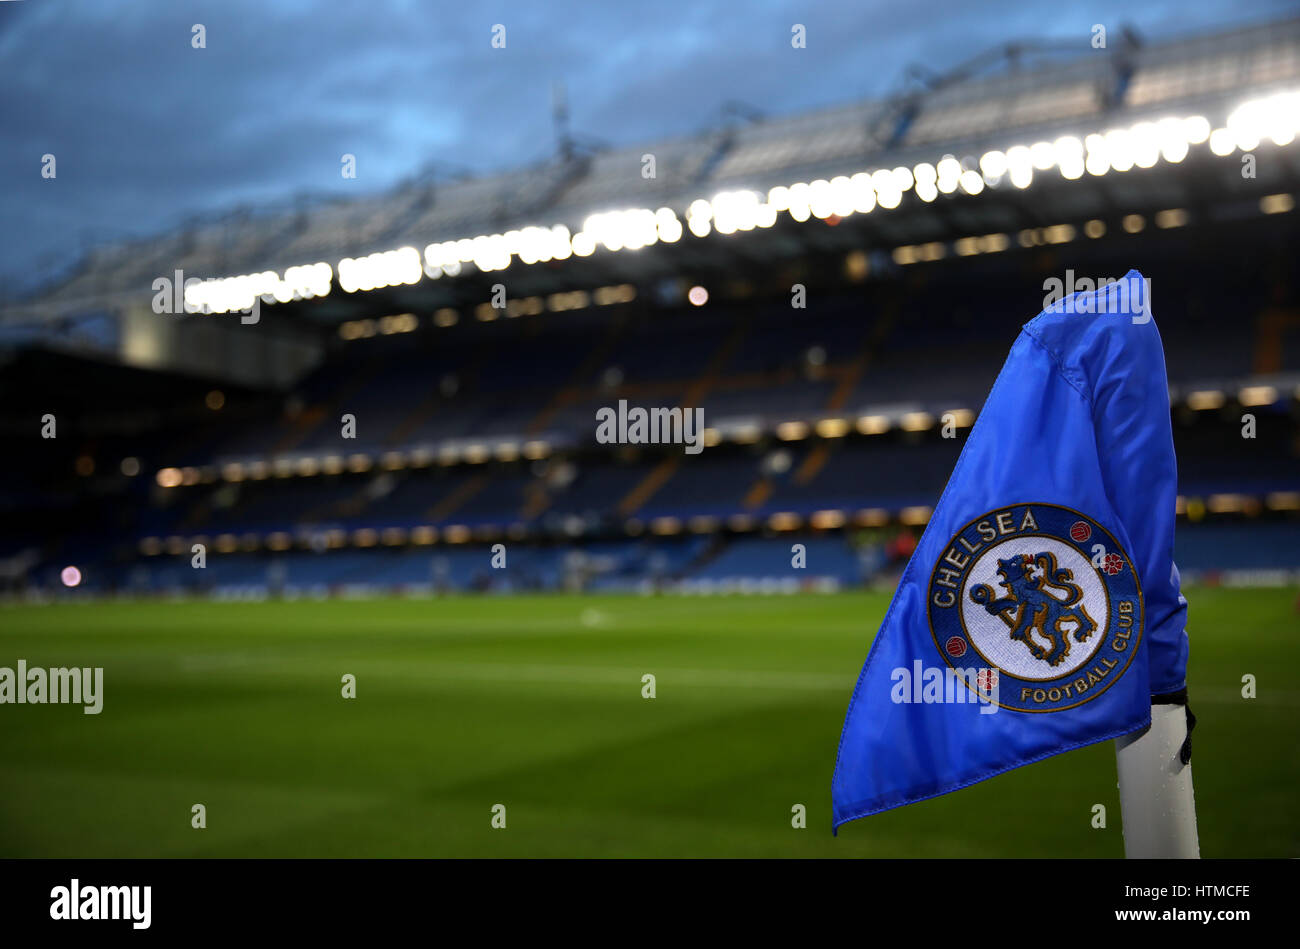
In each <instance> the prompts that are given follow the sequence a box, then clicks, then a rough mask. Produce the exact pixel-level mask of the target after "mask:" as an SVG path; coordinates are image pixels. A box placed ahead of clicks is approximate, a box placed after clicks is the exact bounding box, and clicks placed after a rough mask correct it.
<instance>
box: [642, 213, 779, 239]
mask: <svg viewBox="0 0 1300 949" xmlns="http://www.w3.org/2000/svg"><path fill="white" fill-rule="evenodd" d="M772 219H773V221H775V220H776V215H775V214H773V215H772ZM655 227H656V228H657V229H658V231H659V240H661V241H663V242H664V243H665V244H675V243H676V242H677V241H679V240H681V237H682V222H681V221H679V220H677V215H676V214H675V213H673V209H672V208H660V209H659V210H658V211H656V212H655Z"/></svg>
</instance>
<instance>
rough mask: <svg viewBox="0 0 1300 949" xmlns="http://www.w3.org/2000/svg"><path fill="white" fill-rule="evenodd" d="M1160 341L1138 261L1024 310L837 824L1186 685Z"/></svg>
mask: <svg viewBox="0 0 1300 949" xmlns="http://www.w3.org/2000/svg"><path fill="white" fill-rule="evenodd" d="M1175 504H1176V466H1175V461H1174V446H1173V435H1172V431H1171V428H1170V422H1169V390H1168V384H1167V382H1166V380H1165V362H1164V350H1163V348H1162V347H1161V344H1160V334H1159V332H1158V331H1157V330H1156V325H1155V322H1154V321H1153V320H1152V318H1151V310H1150V290H1149V286H1148V284H1147V281H1146V280H1144V279H1143V277H1142V276H1141V274H1139V273H1138V272H1137V271H1129V273H1128V274H1127V275H1125V277H1124V278H1123V279H1121V280H1119V281H1117V282H1115V283H1112V284H1109V285H1104V286H1102V287H1101V288H1099V289H1098V290H1097V291H1095V292H1089V293H1076V294H1074V295H1072V296H1070V297H1067V298H1066V299H1064V300H1062V301H1060V302H1058V303H1055V304H1053V305H1052V306H1051V307H1049V308H1048V309H1046V310H1044V311H1043V312H1042V313H1041V314H1040V315H1039V316H1037V317H1036V318H1035V319H1033V320H1031V321H1030V322H1029V323H1027V324H1025V326H1024V327H1023V329H1022V331H1021V333H1020V335H1019V337H1018V338H1017V339H1016V341H1015V343H1014V345H1013V346H1012V347H1011V353H1010V355H1009V356H1008V357H1007V361H1006V363H1005V365H1003V367H1002V372H1001V373H1000V374H999V375H998V379H997V381H996V382H995V383H994V384H993V389H992V391H991V392H990V393H989V397H988V400H987V401H986V402H985V404H984V408H983V411H981V413H980V416H979V419H978V421H977V422H976V424H975V427H974V428H973V429H972V430H971V433H970V435H969V438H968V440H967V442H966V445H965V448H964V449H963V450H962V453H961V457H960V458H959V459H958V461H957V465H956V467H955V468H954V469H953V472H952V476H951V477H950V478H949V480H948V486H947V488H945V489H944V492H943V495H942V496H941V497H940V498H939V503H938V504H937V505H936V507H935V509H934V513H933V515H932V516H931V518H930V522H929V524H928V525H927V526H926V529H925V533H924V534H923V535H922V536H921V540H920V542H919V543H918V545H917V547H916V551H915V553H913V555H912V559H911V560H910V561H909V562H908V564H907V567H906V569H905V570H904V571H903V576H902V580H901V581H900V582H899V585H898V589H897V590H896V591H895V593H894V598H893V600H892V601H891V602H890V604H889V611H888V612H887V613H886V614H885V621H884V623H883V624H882V625H881V627H880V631H879V632H878V633H877V635H876V638H875V641H874V642H873V643H872V646H871V651H870V653H869V654H868V656H867V661H866V664H865V665H864V666H863V669H862V673H861V675H859V677H858V683H857V686H856V687H855V688H854V690H853V698H852V700H851V701H850V703H849V710H848V716H847V718H846V719H845V722H844V733H843V735H842V736H841V738H840V748H839V756H838V758H837V760H836V763H835V776H834V778H833V779H832V782H831V797H832V805H833V807H832V811H833V816H832V819H833V822H834V827H835V828H836V829H838V828H839V826H840V825H841V824H843V823H845V822H846V821H851V820H855V819H857V818H859V817H865V816H867V815H869V814H875V813H877V812H879V811H883V810H888V809H889V808H892V807H898V806H900V805H902V804H910V803H912V802H914V801H920V800H924V799H925V798H929V797H935V796H936V795H939V794H946V793H947V792H949V791H955V790H958V789H959V788H963V787H967V786H968V785H971V784H974V783H975V782H977V781H983V780H984V779H985V778H990V777H993V776H994V775H996V774H1000V773H1002V772H1003V771H1008V770H1010V769H1011V768H1016V767H1019V766H1020V765H1024V764H1029V763H1030V762H1034V761H1039V760H1041V759H1043V758H1046V757H1048V756H1049V755H1055V754H1059V753H1060V752H1063V751H1069V750H1070V749H1072V748H1078V747H1080V746H1082V745H1087V744H1091V743H1092V742H1097V741H1102V740H1103V739H1107V738H1115V737H1117V736H1119V735H1124V734H1128V733H1129V732H1133V731H1137V730H1138V729H1141V728H1143V727H1145V726H1146V725H1147V724H1148V723H1149V722H1150V718H1151V696H1152V695H1155V694H1161V693H1170V692H1177V691H1178V690H1180V689H1182V688H1184V687H1185V674H1186V668H1187V634H1186V631H1185V622H1186V613H1187V602H1186V601H1185V600H1184V599H1183V597H1182V594H1181V593H1180V592H1179V579H1178V569H1177V567H1175V566H1174V562H1173V544H1174V509H1175Z"/></svg>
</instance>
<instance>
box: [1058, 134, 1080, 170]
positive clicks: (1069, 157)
mask: <svg viewBox="0 0 1300 949" xmlns="http://www.w3.org/2000/svg"><path fill="white" fill-rule="evenodd" d="M1052 153H1053V155H1054V157H1055V160H1056V166H1057V167H1058V168H1059V169H1060V170H1061V177H1063V178H1066V179H1067V180H1069V181H1074V180H1076V179H1078V178H1082V177H1083V172H1084V157H1083V142H1081V141H1079V139H1078V138H1076V137H1075V136H1073V135H1063V136H1061V137H1060V138H1058V139H1057V140H1056V141H1055V142H1053V143H1052Z"/></svg>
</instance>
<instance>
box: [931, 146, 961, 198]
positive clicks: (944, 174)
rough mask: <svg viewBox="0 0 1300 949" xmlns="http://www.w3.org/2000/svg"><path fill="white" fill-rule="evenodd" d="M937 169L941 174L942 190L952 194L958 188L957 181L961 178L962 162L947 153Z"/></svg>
mask: <svg viewBox="0 0 1300 949" xmlns="http://www.w3.org/2000/svg"><path fill="white" fill-rule="evenodd" d="M935 170H936V171H937V172H938V175H939V190H940V191H942V192H943V193H944V194H952V193H953V192H954V191H956V190H957V183H958V182H959V181H960V180H961V172H962V167H961V162H959V161H958V160H957V159H956V158H954V157H953V156H952V155H945V156H944V157H943V159H942V160H941V161H940V162H939V164H938V166H937V168H936V169H935Z"/></svg>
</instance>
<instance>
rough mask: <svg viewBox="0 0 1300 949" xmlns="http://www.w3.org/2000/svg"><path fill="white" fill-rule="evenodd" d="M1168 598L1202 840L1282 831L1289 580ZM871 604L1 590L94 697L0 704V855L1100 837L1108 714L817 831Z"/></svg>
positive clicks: (636, 850) (525, 852)
mask: <svg viewBox="0 0 1300 949" xmlns="http://www.w3.org/2000/svg"><path fill="white" fill-rule="evenodd" d="M1188 599H1189V601H1190V602H1191V617H1190V624H1191V636H1192V663H1191V687H1192V707H1193V708H1194V710H1195V711H1196V713H1197V715H1198V716H1199V718H1200V725H1199V727H1198V728H1197V730H1196V733H1195V758H1194V769H1195V782H1196V801H1197V805H1198V812H1199V819H1200V834H1201V849H1202V853H1203V854H1204V855H1205V856H1207V857H1228V856H1233V857H1249V856H1274V857H1296V856H1300V813H1298V812H1297V806H1296V805H1297V801H1296V793H1295V788H1296V787H1297V786H1298V785H1300V755H1297V747H1298V746H1300V742H1297V738H1298V737H1300V662H1298V660H1300V637H1298V636H1297V633H1300V621H1298V619H1297V613H1296V591H1295V590H1226V589H1194V590H1191V591H1189V592H1188ZM887 603H888V599H887V597H885V596H883V595H879V594H869V593H845V594H840V595H829V596H828V595H800V596H784V597H714V598H688V597H662V598H643V597H634V596H626V597H622V596H605V597H594V596H593V597H570V596H535V597H510V598H478V597H452V598H443V599H376V600H364V601H361V600H352V601H328V602H317V601H294V602H267V603H239V604H234V603H207V602H141V603H99V604H67V605H57V606H46V607H25V606H24V607H18V606H8V607H0V666H9V667H13V666H14V665H15V664H16V662H17V660H18V659H26V660H27V662H28V664H29V665H43V666H63V665H68V666H71V665H76V666H87V665H89V666H103V667H104V670H105V672H104V693H105V699H104V709H103V712H102V714H100V715H98V716H92V715H84V714H83V713H82V711H81V709H80V707H78V706H57V705H46V706H28V705H23V706H18V705H3V706H0V856H5V857H14V856H31V857H36V856H41V857H45V856H63V857H101V856H103V857H110V856H111V857H118V856H123V857H136V856H139V857H149V856H210V857H236V856H286V857H287V856H327V857H362V856H366V857H370V856H393V857H425V856H429V857H443V856H515V857H517V856H608V857H634V856H720V857H721V856H735V857H761V856H784V857H836V856H838V857H974V856H1031V857H1038V856H1043V857H1071V856H1098V857H1118V856H1122V854H1123V839H1122V834H1121V830H1120V825H1121V820H1120V813H1119V799H1118V794H1117V790H1116V786H1115V754H1114V748H1113V745H1112V743H1110V742H1103V743H1101V744H1098V745H1093V746H1090V747H1088V748H1085V749H1081V750H1079V751H1075V752H1072V753H1069V754H1066V755H1062V756H1058V757H1056V758H1053V759H1050V760H1048V761H1045V762H1042V763H1039V764H1036V765H1031V766H1029V767H1026V768H1021V769H1018V770H1016V771H1013V772H1011V773H1009V774H1007V775H1003V776H1001V777H998V778H995V779H993V780H990V781H986V782H984V783H983V784H980V785H977V786H975V787H972V788H968V789H966V790H963V791H958V792H956V793H954V794H949V795H945V796H943V797H940V798H937V799H934V800H931V801H927V802H923V803H920V804H915V805H911V806H909V807H906V808H901V809H898V810H895V811H891V812H889V813H886V814H882V815H878V816H875V817H869V818H866V819H864V820H860V821H857V822H855V823H853V824H850V825H848V826H846V827H845V828H843V829H842V830H841V832H840V835H839V837H838V838H833V837H832V836H831V834H830V809H829V808H830V779H831V770H832V766H833V763H834V756H835V749H836V745H837V743H838V740H839V734H840V726H841V724H842V722H843V717H844V712H845V707H846V705H847V703H848V698H849V692H850V690H851V688H852V686H853V683H854V680H855V678H856V676H857V674H858V670H859V668H860V666H861V663H862V661H863V659H864V658H865V656H866V652H867V647H868V645H869V641H870V638H871V636H872V635H873V634H874V632H875V630H876V628H877V626H878V624H879V622H880V619H881V617H882V615H883V613H884V610H885V607H886V605H887ZM345 673H350V674H352V675H354V676H356V682H357V697H356V698H355V699H353V700H348V699H344V698H343V697H342V695H341V692H340V690H341V688H342V686H341V684H340V679H341V677H342V676H343V675H344V674H345ZM646 673H652V674H654V675H655V676H656V678H657V682H656V688H657V697H656V698H655V699H653V700H649V699H644V698H642V696H641V691H642V683H641V677H642V676H643V675H645V674H646ZM1248 673H1249V674H1252V675H1254V676H1256V678H1257V680H1258V697H1257V698H1255V699H1253V700H1252V699H1245V698H1242V696H1241V688H1242V686H1241V680H1242V676H1243V675H1245V674H1248ZM196 803H201V804H203V805H204V806H205V807H206V809H207V828H206V829H204V830H196V829H193V828H192V827H191V825H190V818H191V806H192V805H194V804H196ZM495 804H504V805H506V828H505V829H504V830H494V829H493V828H492V827H491V818H492V807H493V805H495ZM795 804H803V805H805V806H806V808H807V820H808V826H807V829H804V830H799V829H795V828H792V826H791V808H792V806H793V805H795ZM1095 804H1103V805H1105V806H1106V809H1107V818H1108V820H1107V826H1106V828H1105V829H1094V828H1093V827H1092V826H1091V822H1092V816H1093V814H1092V809H1093V806H1094V805H1095Z"/></svg>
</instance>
